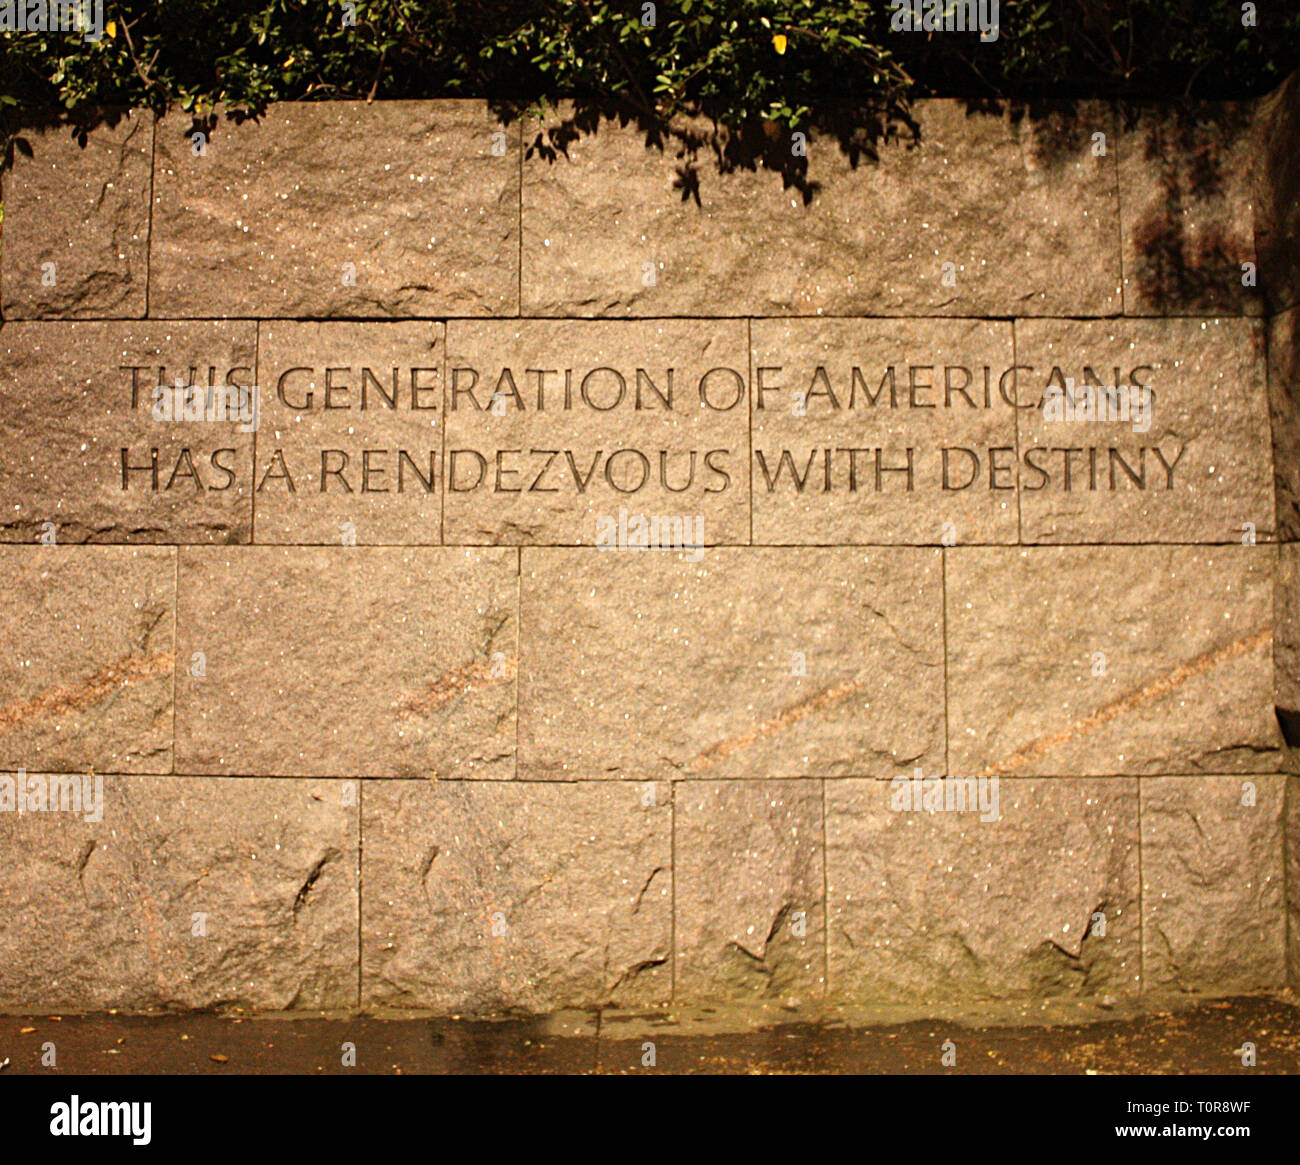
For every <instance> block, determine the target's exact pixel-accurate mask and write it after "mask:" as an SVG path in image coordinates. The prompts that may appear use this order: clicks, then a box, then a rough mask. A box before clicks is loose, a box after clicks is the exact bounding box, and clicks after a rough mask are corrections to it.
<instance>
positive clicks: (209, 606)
mask: <svg viewBox="0 0 1300 1165" xmlns="http://www.w3.org/2000/svg"><path fill="white" fill-rule="evenodd" d="M516 571H517V565H516V556H515V553H514V552H513V551H497V550H440V549H430V550H419V549H411V550H406V549H402V548H397V547H377V546H371V547H361V546H356V547H342V546H339V547H325V548H323V547H291V548H290V547H285V548H281V547H269V546H268V547H261V546H257V547H245V548H242V550H241V552H240V553H238V554H236V553H233V552H230V551H227V550H217V549H212V550H211V551H210V552H209V549H207V548H204V549H195V550H188V549H186V550H182V551H181V558H180V603H179V613H178V632H177V641H178V644H179V647H178V651H179V656H180V659H181V665H182V666H181V669H180V675H179V676H178V677H177V692H176V739H177V755H178V759H179V763H178V767H179V768H180V769H181V770H182V771H184V772H192V773H232V774H233V773H241V774H255V775H266V776H391V777H401V776H406V777H453V776H458V777H467V776H473V777H498V778H500V777H511V776H513V775H514V757H515V670H516V660H517V647H516V634H515V613H516V607H517V586H518V577H517V573H516ZM200 669H201V672H202V674H199V670H200Z"/></svg>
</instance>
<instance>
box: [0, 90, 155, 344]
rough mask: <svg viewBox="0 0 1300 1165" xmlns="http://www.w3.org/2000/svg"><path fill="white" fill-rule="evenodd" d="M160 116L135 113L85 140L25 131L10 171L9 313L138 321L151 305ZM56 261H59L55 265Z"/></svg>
mask: <svg viewBox="0 0 1300 1165" xmlns="http://www.w3.org/2000/svg"><path fill="white" fill-rule="evenodd" d="M153 134H154V118H153V115H152V114H151V113H148V112H147V111H139V110H137V111H134V112H128V113H123V114H120V115H118V116H117V117H116V118H111V119H109V120H108V121H106V122H105V123H104V124H102V125H100V126H98V127H96V128H95V129H93V130H91V131H90V132H89V133H87V134H86V135H85V138H84V142H83V141H82V140H80V139H79V137H78V136H77V134H76V132H75V131H74V129H73V127H72V126H71V125H70V124H59V125H56V126H50V127H48V128H45V129H38V130H32V129H27V130H23V131H22V132H21V133H20V134H19V135H18V136H19V140H20V141H22V142H25V143H26V145H27V148H28V149H29V150H30V151H31V156H30V157H29V156H28V155H27V152H26V151H25V150H23V149H21V148H17V149H15V150H14V165H13V169H12V170H11V171H10V172H9V173H8V174H5V175H4V178H3V186H4V247H3V249H0V285H2V286H3V301H4V317H5V318H6V319H10V320H29V319H42V318H47V319H52V318H61V319H139V318H140V317H142V316H143V315H144V314H145V308H146V303H147V292H146V284H147V282H148V260H149V256H148V250H149V182H150V170H151V168H152V165H153ZM47 264H51V265H52V266H47Z"/></svg>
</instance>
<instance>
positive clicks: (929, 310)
mask: <svg viewBox="0 0 1300 1165" xmlns="http://www.w3.org/2000/svg"><path fill="white" fill-rule="evenodd" d="M568 112H569V111H568V110H567V109H563V108H562V109H561V110H560V111H559V113H557V114H556V115H553V116H552V117H550V118H548V119H547V120H545V121H541V122H539V121H532V122H530V123H529V125H528V128H527V129H526V130H525V141H526V142H528V143H530V145H529V149H528V152H527V155H526V158H525V162H524V179H523V279H522V287H523V307H522V311H523V314H524V315H546V316H574V315H581V316H623V315H636V316H655V315H756V316H759V315H821V314H826V315H952V316H978V315H997V316H1006V317H1009V316H1012V315H1058V314H1060V315H1064V314H1081V315H1114V314H1118V313H1119V312H1120V310H1121V295H1120V264H1119V249H1118V242H1117V240H1118V229H1119V210H1118V197H1117V194H1118V190H1117V178H1116V168H1115V159H1114V156H1113V153H1108V154H1107V155H1106V156H1104V157H1100V156H1093V152H1092V135H1093V134H1094V133H1107V134H1112V135H1113V126H1114V122H1113V113H1112V110H1111V108H1110V106H1109V105H1106V104H1103V103H1096V102H1094V103H1080V104H1077V105H1074V106H1072V107H1071V106H1064V105H1063V106H1060V107H1059V108H1049V110H1048V111H1047V112H1046V113H1045V114H1042V115H1037V116H1035V115H1030V114H1029V113H1028V112H1027V111H1025V110H1024V109H1022V108H1016V109H1013V108H1011V107H1010V106H1007V107H1005V108H1004V109H1003V110H1002V111H1001V112H1000V113H977V112H974V111H968V109H967V107H966V104H965V103H964V102H961V101H956V100H927V101H919V102H917V103H916V104H915V105H914V106H913V107H912V110H911V116H912V117H913V118H914V119H915V121H916V124H917V126H918V127H919V138H918V137H916V136H915V135H914V134H913V132H912V130H911V129H909V128H908V127H906V126H903V125H900V124H894V125H893V126H891V127H890V130H889V132H888V133H887V134H883V130H884V127H876V128H877V129H879V130H880V131H882V134H883V136H880V137H879V139H878V140H876V141H874V142H873V141H871V140H869V136H870V135H869V133H868V131H866V130H863V131H860V132H859V133H858V134H857V136H856V137H855V140H854V147H853V148H854V153H855V156H854V157H853V158H850V156H849V155H848V154H846V153H845V152H844V150H843V149H841V147H840V145H839V144H837V142H836V141H835V139H834V138H832V137H830V136H816V135H814V136H813V138H812V139H811V140H810V141H809V142H808V143H807V159H808V163H807V172H806V175H805V176H804V182H803V186H804V189H802V190H801V189H800V187H799V186H790V187H786V186H784V185H783V181H782V177H781V175H780V174H779V173H776V172H774V171H772V170H768V169H766V168H764V167H763V166H762V163H761V161H760V160H759V159H758V158H756V157H751V156H749V155H747V154H746V153H745V150H744V149H743V148H742V149H741V150H740V151H739V154H738V155H737V157H736V158H735V159H734V160H729V161H728V163H727V170H728V172H726V173H719V172H718V166H717V162H716V155H715V150H718V151H722V152H726V151H727V149H728V144H727V143H726V141H725V140H724V141H715V140H713V136H712V135H713V129H712V126H711V125H710V124H709V123H705V122H702V121H700V122H683V123H679V124H677V125H676V126H675V127H674V130H675V132H674V133H673V134H672V135H669V136H668V138H667V140H666V142H664V143H662V144H656V145H651V146H647V144H646V143H647V135H646V132H645V131H644V130H640V129H638V128H637V127H636V126H635V125H633V124H625V125H619V124H618V123H617V122H616V121H613V120H605V121H601V122H599V124H598V126H597V128H596V130H595V132H594V133H592V132H586V131H583V132H580V133H578V134H577V135H572V134H569V133H567V132H563V131H562V132H560V133H559V134H558V138H559V141H560V144H559V147H558V149H557V148H556V140H557V135H556V131H559V130H560V129H561V124H560V123H561V118H562V117H563V116H566V115H567V114H568ZM566 139H567V140H566ZM793 144H794V143H793V142H792V143H791V145H793ZM539 146H540V147H541V148H538V147H539ZM774 148H775V147H774ZM805 191H807V192H810V194H811V197H810V198H806V197H805ZM945 264H951V267H950V268H945Z"/></svg>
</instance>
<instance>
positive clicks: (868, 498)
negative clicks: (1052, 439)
mask: <svg viewBox="0 0 1300 1165" xmlns="http://www.w3.org/2000/svg"><path fill="white" fill-rule="evenodd" d="M752 329H753V361H754V370H753V373H752V377H753V385H754V389H753V392H752V394H751V399H752V400H753V423H754V461H753V467H752V488H753V491H754V540H755V542H759V543H817V544H823V545H825V544H830V545H834V544H839V543H846V542H870V543H903V544H911V545H916V544H922V545H923V544H927V543H928V544H930V545H935V546H937V545H939V544H940V542H943V541H945V537H947V538H948V539H950V541H949V542H948V544H950V545H951V544H954V543H956V542H1007V543H1014V542H1016V541H1017V540H1018V534H1017V527H1018V511H1017V506H1016V478H1017V473H1016V469H1017V466H1016V414H1015V407H1014V403H1013V402H1014V400H1015V397H1014V395H1012V392H1013V389H1012V378H1011V376H1008V375H1007V373H1008V370H1009V369H1011V367H1012V365H1014V364H1015V354H1014V348H1013V345H1012V335H1011V325H1010V324H1008V323H1006V322H994V321H982V320H951V321H949V320H755V321H754V322H753V324H752ZM1012 375H1014V374H1012ZM760 386H761V388H762V390H763V391H761V393H760ZM1004 389H1005V395H1004V391H1003V390H1004ZM873 397H874V401H873ZM828 450H829V453H828V452H827V451H828ZM909 450H910V457H909ZM787 454H788V455H789V456H788V458H787ZM909 469H910V472H908V470H909ZM900 470H902V472H900Z"/></svg>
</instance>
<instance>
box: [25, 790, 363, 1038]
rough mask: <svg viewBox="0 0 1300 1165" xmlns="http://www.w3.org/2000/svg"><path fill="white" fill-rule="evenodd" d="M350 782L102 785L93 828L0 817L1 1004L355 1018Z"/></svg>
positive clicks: (80, 818)
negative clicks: (1, 894) (314, 1012)
mask: <svg viewBox="0 0 1300 1165" xmlns="http://www.w3.org/2000/svg"><path fill="white" fill-rule="evenodd" d="M41 777H42V778H43V777H44V774H41ZM344 784H345V782H341V781H332V782H330V781H276V780H248V779H213V778H211V777H201V778H194V777H122V776H109V777H105V778H103V784H102V789H103V807H102V808H103V816H102V820H99V821H87V820H86V819H85V814H84V813H83V814H81V815H78V814H74V813H69V812H58V813H53V812H46V813H25V814H23V815H21V816H20V815H18V814H15V813H0V850H2V851H3V852H4V854H5V864H6V867H7V874H6V878H7V880H8V882H9V885H10V887H11V889H10V891H9V893H8V894H7V896H6V902H5V909H4V911H3V912H0V1006H3V1007H5V1008H14V1009H22V1010H31V1009H36V1008H40V1009H41V1010H48V1011H54V1010H65V1009H72V1010H87V1011H95V1010H103V1009H106V1008H122V1009H124V1010H130V1011H144V1010H151V1009H157V1008H216V1007H220V1008H230V1007H241V1008H244V1009H245V1010H257V1011H284V1010H289V1009H293V1008H309V1009H333V1010H339V1009H344V1008H347V1009H352V1008H353V1007H355V1005H356V999H357V969H356V968H357V836H358V833H357V810H356V808H355V806H356V795H355V794H356V789H355V783H353V786H354V787H353V791H352V798H351V806H352V807H351V808H349V807H348V804H349V802H348V799H347V796H346V795H345V792H344V789H343V786H344ZM92 816H93V814H92ZM52 1038H54V1039H55V1040H56V1041H57V1038H58V1037H57V1034H56V1035H54V1036H53V1037H52ZM56 1048H57V1042H56Z"/></svg>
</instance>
